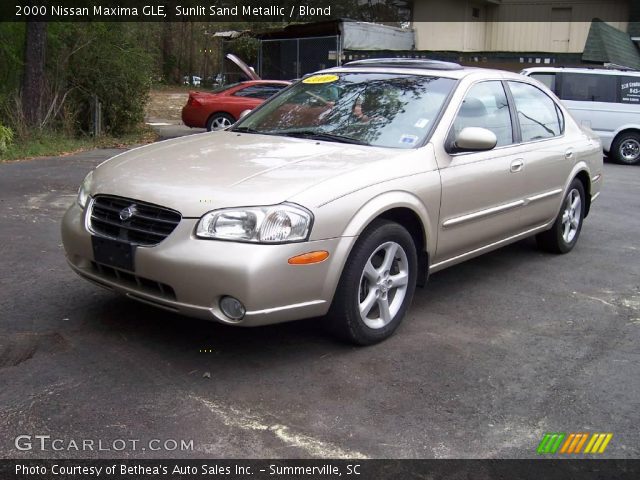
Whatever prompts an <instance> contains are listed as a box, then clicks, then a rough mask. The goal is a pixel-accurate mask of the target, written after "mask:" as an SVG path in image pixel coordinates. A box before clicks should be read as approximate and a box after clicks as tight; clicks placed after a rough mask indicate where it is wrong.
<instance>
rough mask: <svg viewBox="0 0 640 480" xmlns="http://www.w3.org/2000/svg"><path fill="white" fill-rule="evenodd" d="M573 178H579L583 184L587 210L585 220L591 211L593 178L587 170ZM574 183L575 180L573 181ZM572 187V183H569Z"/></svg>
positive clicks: (579, 172)
mask: <svg viewBox="0 0 640 480" xmlns="http://www.w3.org/2000/svg"><path fill="white" fill-rule="evenodd" d="M573 178H577V179H578V180H580V182H581V183H582V187H583V188H584V195H585V199H584V201H585V203H586V206H585V210H584V218H587V215H589V210H591V177H590V176H589V172H587V171H586V170H580V171H578V172H577V173H576V174H575V176H574V177H573ZM572 181H573V180H572ZM569 185H571V183H569Z"/></svg>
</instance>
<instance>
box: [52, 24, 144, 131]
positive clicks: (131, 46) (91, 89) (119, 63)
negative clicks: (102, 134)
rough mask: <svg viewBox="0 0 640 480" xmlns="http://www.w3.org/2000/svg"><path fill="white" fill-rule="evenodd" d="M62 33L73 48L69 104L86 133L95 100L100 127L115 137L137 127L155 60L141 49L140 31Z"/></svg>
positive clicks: (100, 27) (116, 27) (79, 28)
mask: <svg viewBox="0 0 640 480" xmlns="http://www.w3.org/2000/svg"><path fill="white" fill-rule="evenodd" d="M67 27H68V29H67V30H66V31H65V33H64V34H63V35H64V36H66V37H67V39H66V40H67V41H69V40H70V35H72V31H73V30H75V32H74V33H75V34H74V35H73V37H74V39H73V45H74V47H75V48H74V49H73V50H72V54H71V55H70V56H69V60H68V65H67V66H66V68H65V74H66V77H67V79H66V83H67V85H68V87H69V92H70V100H71V102H72V103H73V104H74V105H75V106H76V108H77V110H78V111H79V114H80V117H81V118H80V119H79V122H78V126H79V127H80V129H82V130H89V128H90V125H91V120H92V109H93V106H94V101H95V99H98V100H99V101H100V103H101V104H102V112H103V125H104V126H105V129H106V131H107V132H109V133H113V134H115V135H119V134H121V133H124V132H126V131H128V130H130V129H131V128H132V127H134V126H135V125H136V124H138V123H140V122H141V121H142V119H143V117H144V106H145V104H146V102H147V99H148V94H149V90H150V88H151V80H152V76H153V57H152V55H151V54H150V53H149V52H148V51H147V50H145V49H144V48H143V47H142V42H141V41H140V35H139V34H140V33H141V32H140V30H138V29H136V28H132V25H131V24H127V23H109V24H105V23H93V24H91V26H90V28H87V26H86V25H83V24H72V25H67Z"/></svg>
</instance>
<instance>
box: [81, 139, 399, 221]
mask: <svg viewBox="0 0 640 480" xmlns="http://www.w3.org/2000/svg"><path fill="white" fill-rule="evenodd" d="M388 157H389V152H388V149H383V148H377V147H366V146H359V145H349V144H342V143H333V142H321V141H315V140H307V139H296V138H287V137H277V136H270V135H253V134H240V133H234V132H228V131H222V132H212V133H204V134H199V135H192V136H189V137H183V138H179V139H173V140H167V141H164V142H158V143H154V144H151V145H147V146H144V147H140V148H137V149H134V150H130V151H128V152H125V153H123V154H120V155H118V156H116V157H113V158H112V159H110V160H108V161H106V162H104V163H102V164H101V165H100V166H98V168H97V169H96V170H95V172H94V174H93V179H92V184H91V187H90V192H91V194H93V195H95V194H109V195H118V196H122V197H127V198H131V199H135V200H141V201H145V202H149V203H154V204H157V205H162V206H165V207H168V208H172V209H175V210H177V211H179V212H181V213H182V215H183V217H199V216H201V215H202V214H204V213H206V212H207V211H210V210H214V209H216V208H224V207H238V206H250V205H273V204H277V203H281V202H283V201H286V200H287V199H289V198H291V197H293V196H294V195H296V194H298V193H300V192H303V191H305V190H307V189H309V188H311V187H313V186H314V185H316V184H318V183H321V182H323V181H326V180H327V179H329V178H331V177H335V176H337V175H340V174H343V173H345V172H348V171H353V170H356V169H359V168H362V167H364V166H365V165H371V164H372V162H377V161H384V160H385V158H388ZM371 181H372V183H373V182H375V181H378V179H373V178H372V179H371ZM333 193H334V194H335V193H336V192H333Z"/></svg>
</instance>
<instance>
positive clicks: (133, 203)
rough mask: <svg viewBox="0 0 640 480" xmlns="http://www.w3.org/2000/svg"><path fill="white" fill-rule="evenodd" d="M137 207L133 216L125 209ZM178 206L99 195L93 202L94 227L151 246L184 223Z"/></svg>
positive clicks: (97, 230)
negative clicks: (125, 212) (170, 206)
mask: <svg viewBox="0 0 640 480" xmlns="http://www.w3.org/2000/svg"><path fill="white" fill-rule="evenodd" d="M127 208H131V209H133V214H132V215H131V216H130V217H129V218H125V219H124V220H122V216H121V213H122V212H123V211H124V210H126V209H127ZM180 219H181V216H180V214H179V213H178V212H176V211H175V210H170V209H168V208H164V207H159V206H157V205H152V204H150V203H145V202H139V201H137V200H131V199H128V198H122V197H112V196H108V195H98V196H96V197H95V198H94V199H93V201H92V204H91V217H90V223H91V230H93V231H94V232H95V233H98V234H101V235H104V236H106V237H111V238H116V239H118V240H122V241H124V242H128V243H133V244H136V245H145V246H151V245H156V244H158V243H160V242H161V241H162V240H164V239H165V238H167V237H168V236H169V234H170V233H171V232H173V230H174V229H175V228H176V226H177V225H178V223H180Z"/></svg>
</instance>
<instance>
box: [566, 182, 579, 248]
mask: <svg viewBox="0 0 640 480" xmlns="http://www.w3.org/2000/svg"><path fill="white" fill-rule="evenodd" d="M581 219H582V200H581V198H580V192H578V190H577V189H575V188H574V189H573V190H571V191H570V192H569V194H568V195H567V198H566V200H565V202H564V212H563V213H562V238H563V240H564V241H565V242H566V243H571V242H572V241H573V238H574V237H575V236H576V233H577V232H578V229H579V228H580V221H581Z"/></svg>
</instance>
